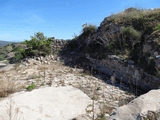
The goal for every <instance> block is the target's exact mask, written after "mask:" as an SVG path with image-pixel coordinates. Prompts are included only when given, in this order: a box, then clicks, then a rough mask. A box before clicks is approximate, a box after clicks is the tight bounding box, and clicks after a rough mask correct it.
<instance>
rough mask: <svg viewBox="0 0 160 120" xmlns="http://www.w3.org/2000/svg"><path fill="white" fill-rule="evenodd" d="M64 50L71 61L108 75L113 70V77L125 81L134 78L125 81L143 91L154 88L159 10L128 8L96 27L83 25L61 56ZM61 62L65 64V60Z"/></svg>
mask: <svg viewBox="0 0 160 120" xmlns="http://www.w3.org/2000/svg"><path fill="white" fill-rule="evenodd" d="M66 51H67V52H66ZM68 51H70V52H68ZM67 53H69V54H68V56H70V59H71V58H72V60H73V61H74V63H75V64H78V65H81V66H83V67H85V66H90V67H92V68H94V69H98V71H100V72H103V73H106V74H108V75H109V76H111V75H113V74H114V73H115V74H116V78H117V79H119V80H120V79H121V78H123V79H126V80H124V81H125V82H126V83H127V84H128V79H131V80H133V79H135V77H137V81H138V83H137V82H134V81H132V82H131V83H130V82H129V84H133V85H136V86H137V84H139V85H138V86H140V88H143V89H144V90H146V89H153V88H158V87H159V86H160V9H154V10H139V9H135V8H128V9H126V10H125V11H123V12H120V13H118V14H115V15H111V16H109V17H106V18H105V19H104V20H103V21H102V22H101V24H100V26H99V27H98V28H96V27H95V26H94V25H92V24H89V25H86V26H83V29H82V33H81V34H80V35H79V36H77V37H76V38H75V39H73V40H72V41H70V42H69V43H68V44H67V45H66V48H65V49H64V50H63V51H62V54H63V55H64V54H65V56H67ZM70 53H71V54H70ZM71 56H72V57H71ZM64 59H65V57H64ZM65 62H66V64H69V60H68V59H65ZM102 68H103V69H102ZM138 77H139V78H138ZM147 77H149V78H147ZM154 77H156V79H155V78H154ZM153 79H155V80H153ZM142 80H143V82H142ZM146 81H149V83H150V82H153V83H152V85H151V84H148V82H147V83H146ZM150 86H151V87H150ZM153 86H154V87H153Z"/></svg>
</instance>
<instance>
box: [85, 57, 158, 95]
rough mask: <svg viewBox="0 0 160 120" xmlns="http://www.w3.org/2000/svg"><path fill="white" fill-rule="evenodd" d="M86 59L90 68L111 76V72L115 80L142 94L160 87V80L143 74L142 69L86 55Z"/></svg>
mask: <svg viewBox="0 0 160 120" xmlns="http://www.w3.org/2000/svg"><path fill="white" fill-rule="evenodd" d="M86 58H87V59H88V60H89V61H90V66H92V67H93V68H94V69H97V70H98V71H100V72H102V73H104V74H106V75H108V76H112V75H113V71H114V72H115V74H116V79H117V80H122V82H124V83H127V84H130V85H134V86H137V88H139V89H141V90H142V91H143V92H147V91H149V90H151V89H158V88H159V87H160V78H158V77H155V76H152V75H149V74H147V73H145V72H144V71H143V70H142V69H139V68H136V67H134V65H129V64H128V66H124V65H123V64H122V63H120V62H119V61H118V60H115V59H114V60H113V59H106V60H96V59H93V58H91V57H90V56H89V55H88V54H87V55H86Z"/></svg>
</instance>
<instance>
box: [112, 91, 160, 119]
mask: <svg viewBox="0 0 160 120" xmlns="http://www.w3.org/2000/svg"><path fill="white" fill-rule="evenodd" d="M110 120H160V90H151V91H150V92H148V93H146V94H144V95H142V96H140V97H138V98H136V99H134V100H132V101H131V102H130V103H129V104H128V105H124V106H122V107H119V108H118V109H117V110H116V111H115V112H113V113H112V115H111V117H110Z"/></svg>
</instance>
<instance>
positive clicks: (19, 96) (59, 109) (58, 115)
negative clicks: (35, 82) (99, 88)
mask: <svg viewBox="0 0 160 120" xmlns="http://www.w3.org/2000/svg"><path fill="white" fill-rule="evenodd" d="M91 102H92V101H91V99H90V98H89V97H88V96H87V95H86V94H84V93H83V92H82V91H80V90H79V89H76V88H74V87H71V86H67V87H57V88H54V87H47V88H42V89H37V90H33V91H31V92H20V93H15V94H13V96H12V97H10V98H6V99H4V100H3V101H1V102H0V120H10V119H11V118H10V117H12V120H22V119H23V120H70V119H73V118H75V117H77V116H78V115H81V114H85V113H86V111H85V109H86V107H87V106H88V105H89V104H91Z"/></svg>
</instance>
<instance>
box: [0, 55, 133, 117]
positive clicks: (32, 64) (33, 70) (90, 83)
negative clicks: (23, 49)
mask: <svg viewBox="0 0 160 120" xmlns="http://www.w3.org/2000/svg"><path fill="white" fill-rule="evenodd" d="M0 80H1V83H4V84H1V86H0V87H1V90H2V91H1V92H3V90H4V91H9V92H10V93H13V92H18V91H27V89H26V88H27V86H29V85H31V84H35V85H36V89H38V88H41V87H59V86H73V87H75V88H78V89H80V90H81V91H83V92H84V93H85V94H87V96H89V97H90V98H91V99H92V100H93V101H94V103H93V104H94V109H93V104H91V105H89V106H88V107H87V108H86V114H85V115H80V116H78V117H77V119H82V118H84V119H85V118H86V119H88V120H90V119H91V118H92V117H93V113H94V117H95V118H98V116H100V115H102V114H105V115H106V116H109V115H110V114H111V113H112V110H114V109H116V108H118V107H119V106H122V105H123V104H126V103H128V102H129V101H130V100H132V99H133V98H134V96H133V95H130V94H128V93H127V92H126V91H123V90H120V89H119V88H118V87H115V86H112V85H109V84H106V83H105V82H103V81H102V80H100V79H98V78H95V77H93V76H90V75H87V74H86V73H84V72H83V69H78V68H71V67H68V66H64V65H63V62H62V61H60V60H59V57H57V56H56V55H55V56H53V55H51V56H47V57H45V58H44V57H38V58H34V59H33V58H32V59H26V60H25V61H22V63H21V64H19V65H15V66H14V67H13V68H12V69H10V70H6V71H5V68H3V70H1V73H0ZM5 96H7V95H5V94H4V96H3V97H5Z"/></svg>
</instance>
